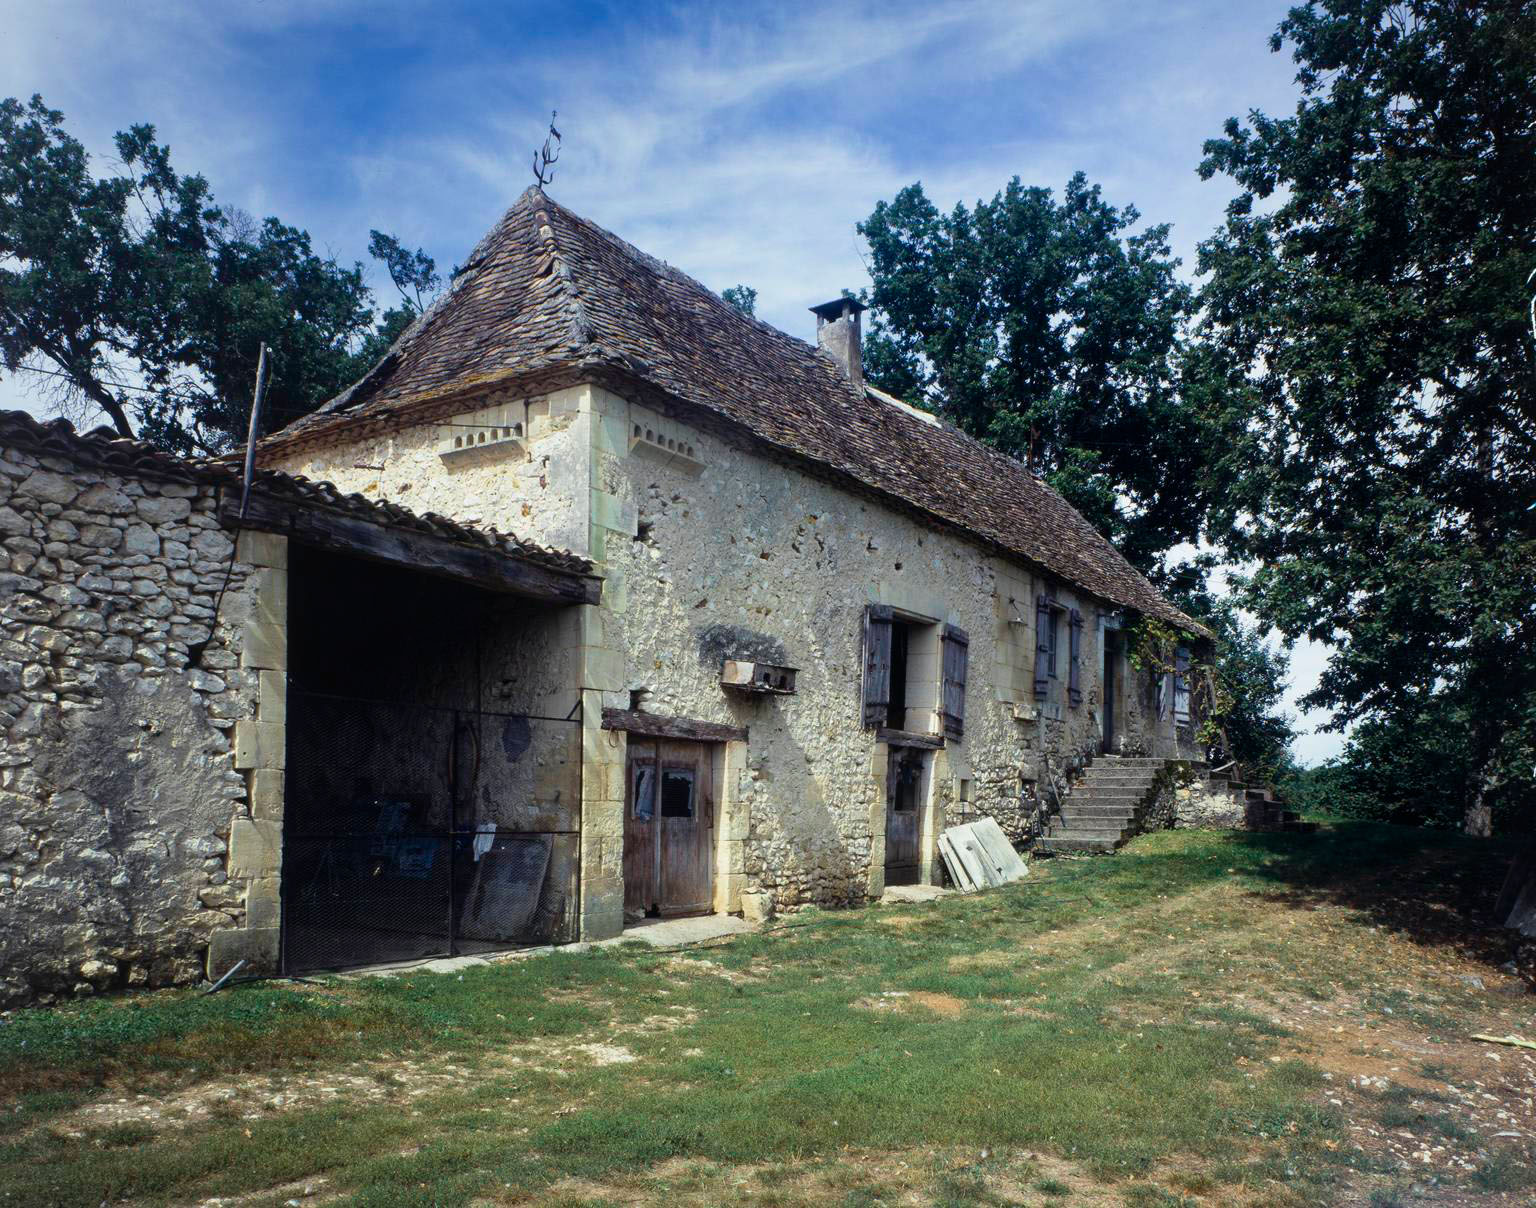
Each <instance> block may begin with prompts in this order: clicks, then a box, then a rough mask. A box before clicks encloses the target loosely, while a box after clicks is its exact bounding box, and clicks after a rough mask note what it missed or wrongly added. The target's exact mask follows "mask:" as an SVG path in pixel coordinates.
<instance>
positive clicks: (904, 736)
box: [875, 726, 944, 751]
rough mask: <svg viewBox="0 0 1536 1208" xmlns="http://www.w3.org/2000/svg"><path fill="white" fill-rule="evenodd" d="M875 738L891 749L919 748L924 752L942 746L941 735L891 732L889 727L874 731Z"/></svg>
mask: <svg viewBox="0 0 1536 1208" xmlns="http://www.w3.org/2000/svg"><path fill="white" fill-rule="evenodd" d="M875 738H876V739H877V740H878V741H880V742H883V743H887V744H888V745H890V746H893V747H921V748H922V749H923V750H925V751H937V750H939V749H940V748H941V747H943V746H944V735H942V734H918V733H916V732H914V731H912V730H893V729H891V728H890V727H889V726H880V727H879V728H878V729H876V731H875Z"/></svg>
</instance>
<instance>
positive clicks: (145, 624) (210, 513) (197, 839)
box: [0, 448, 282, 1007]
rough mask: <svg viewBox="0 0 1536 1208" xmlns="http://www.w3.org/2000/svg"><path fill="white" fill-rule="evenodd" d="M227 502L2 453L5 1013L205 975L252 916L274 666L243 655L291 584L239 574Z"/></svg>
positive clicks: (150, 480)
mask: <svg viewBox="0 0 1536 1208" xmlns="http://www.w3.org/2000/svg"><path fill="white" fill-rule="evenodd" d="M216 503H217V500H216V488H215V486H213V485H211V484H208V483H199V482H197V481H184V480H181V481H172V480H164V479H161V478H157V477H156V476H154V475H152V474H146V475H144V476H139V475H114V474H110V473H106V472H103V471H101V470H100V469H99V468H93V467H90V466H82V465H77V464H72V463H71V461H70V460H68V459H67V458H64V457H56V456H53V455H50V454H48V453H32V452H28V451H24V450H20V449H16V448H8V449H5V450H4V451H3V452H0V734H3V738H4V741H3V744H0V1007H7V1006H12V1005H16V1004H19V1003H22V1002H28V1001H37V1000H41V1001H45V1002H46V1001H50V1000H52V999H53V998H55V997H58V996H61V995H65V994H70V993H89V992H93V991H99V990H104V989H108V988H112V987H118V986H151V985H163V984H169V983H175V982H185V981H189V980H195V979H196V978H198V977H200V976H201V975H202V972H203V969H204V961H205V958H206V952H207V949H208V947H209V944H210V937H212V936H213V935H214V934H215V933H217V932H220V931H223V930H228V929H231V928H237V927H240V926H242V925H244V923H245V922H246V919H245V913H246V889H247V885H246V881H245V880H244V879H243V878H236V879H234V880H231V877H230V870H229V867H228V863H227V853H228V848H229V840H230V829H231V820H232V819H233V818H235V817H236V816H237V815H242V816H243V815H246V814H247V813H248V812H249V811H248V809H247V799H248V787H249V786H248V781H247V776H246V775H242V774H241V773H240V772H238V771H236V770H235V767H234V761H233V760H232V758H231V755H232V749H233V744H234V736H235V731H236V727H237V726H238V725H240V724H241V723H242V722H245V723H246V725H247V726H250V725H251V724H252V722H253V719H254V718H255V717H256V703H257V701H258V699H259V695H260V693H261V692H262V688H263V684H262V678H263V676H264V675H267V676H268V677H269V679H270V678H271V672H270V670H264V669H263V668H262V667H261V666H258V665H253V662H255V663H259V662H261V661H262V660H260V659H257V660H252V659H245V660H242V645H243V644H245V643H246V642H247V641H248V636H247V635H248V633H254V634H258V635H260V634H261V633H263V632H265V633H266V634H267V636H268V637H270V636H271V634H272V632H273V630H272V627H271V626H270V625H269V626H267V628H266V630H265V631H263V629H262V627H261V618H260V617H259V616H258V615H257V612H258V608H257V605H258V602H259V601H262V600H263V599H265V600H266V601H267V602H268V604H270V602H271V601H272V600H274V599H276V600H278V601H279V603H280V597H281V590H280V589H281V587H282V585H281V584H278V583H274V582H270V581H269V580H270V579H271V578H272V576H274V574H276V573H277V572H275V571H274V570H273V569H272V568H271V567H270V566H267V567H258V566H253V565H251V564H250V562H248V561H233V562H232V557H233V555H234V552H235V551H234V548H233V544H232V541H231V537H230V535H229V534H228V533H226V532H225V531H224V530H222V529H221V528H220V526H219V523H218V520H217V517H216ZM271 544H272V541H271V539H267V543H266V546H264V547H263V548H265V549H266V550H267V552H268V553H269V554H270V552H271V551H270V548H267V547H270V545H271ZM244 552H245V551H244V550H242V553H244ZM266 561H268V562H269V563H270V562H271V561H272V559H271V558H270V557H268V558H267V559H266ZM226 576H227V587H226V586H225V584H226ZM221 588H223V589H224V598H223V602H222V605H221V606H220V607H219V613H218V617H217V621H215V605H216V601H217V599H218V597H219V595H220V591H221ZM273 589H276V590H273ZM277 632H279V634H280V629H279V630H278V631H277ZM203 643H206V646H205V647H204V648H203V649H202V651H201V656H200V658H199V659H198V661H197V665H196V666H190V665H189V653H190V652H192V651H195V650H196V648H197V647H198V646H199V645H200V644H203ZM265 661H266V662H267V663H272V662H274V661H276V660H274V659H272V658H268V659H266V660H265ZM279 675H280V670H279ZM267 688H268V695H269V697H271V699H272V704H273V705H274V706H276V705H280V703H281V699H280V691H281V684H280V683H275V682H273V683H269V684H268V685H267ZM261 732H262V731H261V729H260V728H259V727H258V728H256V729H254V730H253V731H252V733H253V735H255V736H257V737H259V736H260V735H261ZM279 736H280V731H279ZM268 762H270V761H268ZM251 766H253V767H255V766H260V763H259V761H257V762H256V763H253V764H251ZM279 790H280V786H279ZM274 884H275V882H274ZM273 934H274V935H275V932H274V933H273ZM274 947H275V946H274Z"/></svg>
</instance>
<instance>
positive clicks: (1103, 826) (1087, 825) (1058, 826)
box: [1050, 818, 1130, 839]
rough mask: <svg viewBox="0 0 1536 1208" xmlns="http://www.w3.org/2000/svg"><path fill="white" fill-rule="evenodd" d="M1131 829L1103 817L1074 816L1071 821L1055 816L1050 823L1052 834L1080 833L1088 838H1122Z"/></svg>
mask: <svg viewBox="0 0 1536 1208" xmlns="http://www.w3.org/2000/svg"><path fill="white" fill-rule="evenodd" d="M1129 830H1130V827H1128V826H1122V825H1120V824H1119V823H1118V822H1112V821H1108V820H1106V819H1102V818H1073V819H1072V820H1071V821H1063V820H1062V819H1060V818H1053V819H1052V820H1051V825H1050V834H1052V835H1080V836H1082V837H1084V838H1088V839H1121V838H1124V837H1125V836H1126V834H1127V832H1128V831H1129Z"/></svg>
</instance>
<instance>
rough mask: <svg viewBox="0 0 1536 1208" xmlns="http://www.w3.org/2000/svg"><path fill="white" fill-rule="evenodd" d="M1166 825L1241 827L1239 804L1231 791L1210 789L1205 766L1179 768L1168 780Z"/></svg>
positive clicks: (1227, 828)
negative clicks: (1168, 802) (1168, 808)
mask: <svg viewBox="0 0 1536 1208" xmlns="http://www.w3.org/2000/svg"><path fill="white" fill-rule="evenodd" d="M1170 796H1171V801H1170V813H1171V821H1170V825H1172V826H1177V827H1184V828H1189V827H1203V828H1206V829H1210V830H1242V829H1243V828H1244V827H1245V826H1246V825H1247V823H1246V821H1245V819H1244V816H1243V807H1242V805H1240V804H1238V803H1237V802H1236V801H1235V800H1234V798H1233V796H1232V794H1231V793H1229V792H1226V791H1224V790H1219V789H1213V788H1212V787H1211V783H1210V781H1209V780H1208V779H1207V777H1206V775H1205V769H1204V768H1203V767H1197V766H1184V767H1181V768H1180V769H1179V770H1178V772H1177V773H1176V774H1175V776H1174V777H1173V779H1172V780H1171V782H1170Z"/></svg>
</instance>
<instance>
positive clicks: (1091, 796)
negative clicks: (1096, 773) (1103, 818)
mask: <svg viewBox="0 0 1536 1208" xmlns="http://www.w3.org/2000/svg"><path fill="white" fill-rule="evenodd" d="M1146 799H1147V795H1146V794H1145V793H1127V792H1122V791H1120V790H1119V789H1078V790H1076V791H1075V792H1073V793H1070V794H1068V796H1067V800H1068V801H1076V802H1079V803H1080V804H1087V805H1140V804H1141V803H1142V802H1143V801H1145V800H1146Z"/></svg>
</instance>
